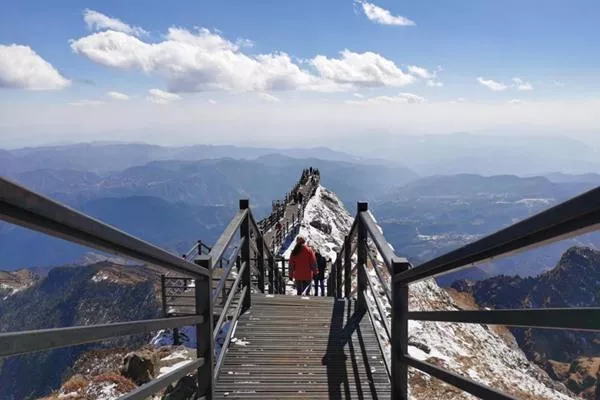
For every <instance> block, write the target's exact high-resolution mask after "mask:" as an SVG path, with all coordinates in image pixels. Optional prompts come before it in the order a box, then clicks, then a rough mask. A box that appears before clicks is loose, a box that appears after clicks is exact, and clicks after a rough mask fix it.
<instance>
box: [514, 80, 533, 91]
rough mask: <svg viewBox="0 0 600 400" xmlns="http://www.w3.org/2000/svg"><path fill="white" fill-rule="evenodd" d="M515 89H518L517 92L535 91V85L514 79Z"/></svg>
mask: <svg viewBox="0 0 600 400" xmlns="http://www.w3.org/2000/svg"><path fill="white" fill-rule="evenodd" d="M512 81H513V87H516V88H517V90H527V91H528V90H533V85H532V84H531V83H529V82H525V81H523V79H521V78H513V79H512Z"/></svg>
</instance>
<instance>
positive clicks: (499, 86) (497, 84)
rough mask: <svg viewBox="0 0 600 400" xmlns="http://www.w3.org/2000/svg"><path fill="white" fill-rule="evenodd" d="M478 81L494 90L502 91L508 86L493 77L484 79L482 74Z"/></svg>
mask: <svg viewBox="0 0 600 400" xmlns="http://www.w3.org/2000/svg"><path fill="white" fill-rule="evenodd" d="M477 82H479V83H480V84H481V85H483V86H485V87H487V88H488V89H490V90H492V91H494V92H501V91H503V90H506V89H507V88H508V86H507V85H505V84H504V83H502V82H496V81H494V80H492V79H484V78H482V77H481V76H480V77H478V78H477Z"/></svg>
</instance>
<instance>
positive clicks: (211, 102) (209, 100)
mask: <svg viewBox="0 0 600 400" xmlns="http://www.w3.org/2000/svg"><path fill="white" fill-rule="evenodd" d="M208 104H212V105H215V104H217V101H216V100H213V99H208Z"/></svg>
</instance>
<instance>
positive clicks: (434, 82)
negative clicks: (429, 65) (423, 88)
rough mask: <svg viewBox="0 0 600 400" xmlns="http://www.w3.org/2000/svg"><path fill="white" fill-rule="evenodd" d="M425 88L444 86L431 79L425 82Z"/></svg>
mask: <svg viewBox="0 0 600 400" xmlns="http://www.w3.org/2000/svg"><path fill="white" fill-rule="evenodd" d="M427 86H429V87H442V86H444V84H443V83H442V82H440V81H435V80H433V79H430V80H428V81H427Z"/></svg>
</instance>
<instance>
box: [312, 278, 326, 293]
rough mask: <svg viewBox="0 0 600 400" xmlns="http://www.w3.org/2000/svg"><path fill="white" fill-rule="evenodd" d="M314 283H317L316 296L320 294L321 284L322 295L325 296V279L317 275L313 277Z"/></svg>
mask: <svg viewBox="0 0 600 400" xmlns="http://www.w3.org/2000/svg"><path fill="white" fill-rule="evenodd" d="M313 283H314V285H315V296H318V295H319V286H321V296H325V279H323V277H322V276H320V275H317V276H315V277H314V278H313Z"/></svg>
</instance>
